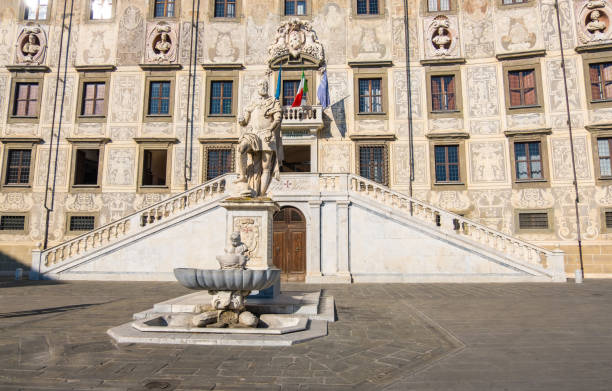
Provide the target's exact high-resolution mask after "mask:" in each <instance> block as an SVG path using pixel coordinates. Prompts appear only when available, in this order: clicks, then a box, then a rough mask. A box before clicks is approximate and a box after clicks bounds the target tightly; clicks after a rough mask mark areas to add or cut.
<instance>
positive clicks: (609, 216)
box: [604, 211, 612, 228]
mask: <svg viewBox="0 0 612 391" xmlns="http://www.w3.org/2000/svg"><path fill="white" fill-rule="evenodd" d="M604 216H605V221H606V228H612V211H606V212H605V215H604Z"/></svg>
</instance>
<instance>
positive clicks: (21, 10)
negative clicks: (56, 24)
mask: <svg viewBox="0 0 612 391" xmlns="http://www.w3.org/2000/svg"><path fill="white" fill-rule="evenodd" d="M19 3H20V5H19V18H18V20H20V21H23V22H40V21H48V20H51V19H50V15H51V12H53V0H48V4H47V17H46V18H45V19H38V18H37V19H26V18H25V11H26V5H25V2H24V1H23V0H22V1H19ZM37 12H38V11H37Z"/></svg>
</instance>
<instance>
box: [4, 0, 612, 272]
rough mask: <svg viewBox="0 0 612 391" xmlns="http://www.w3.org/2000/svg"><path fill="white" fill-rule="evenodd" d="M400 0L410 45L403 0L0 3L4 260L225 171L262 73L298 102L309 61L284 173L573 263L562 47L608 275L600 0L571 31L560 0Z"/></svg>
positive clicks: (611, 99)
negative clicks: (331, 183) (405, 206)
mask: <svg viewBox="0 0 612 391" xmlns="http://www.w3.org/2000/svg"><path fill="white" fill-rule="evenodd" d="M408 4H409V5H408V34H407V35H408V37H409V41H408V43H409V44H408V45H406V40H405V36H406V34H405V19H404V6H403V1H402V0H335V1H319V0H283V1H281V0H216V1H213V0H203V1H202V2H201V7H200V10H199V12H197V13H194V12H193V9H192V2H191V1H188V0H130V1H127V0H74V2H72V1H71V0H68V1H66V2H65V1H64V0H5V1H3V2H2V5H1V6H0V66H1V68H0V141H2V145H0V157H1V158H0V159H1V160H0V161H1V162H2V171H1V176H2V178H1V183H0V219H1V221H0V254H1V255H0V269H1V270H3V271H5V272H10V271H11V270H14V269H15V268H16V267H28V266H29V264H30V259H31V255H30V252H31V250H32V249H34V248H36V247H37V246H40V245H41V243H43V242H44V240H45V231H46V230H47V231H48V239H49V246H52V245H54V244H58V243H61V242H63V241H65V240H68V239H71V238H73V237H75V236H78V235H80V234H82V233H83V232H87V231H88V230H91V229H93V228H97V227H100V226H103V225H105V224H108V223H110V222H112V221H114V220H117V219H119V218H122V217H124V216H126V215H129V214H130V213H132V212H134V211H137V210H140V209H143V208H146V207H147V206H149V205H152V204H154V203H156V202H159V201H161V200H164V199H166V198H168V197H169V196H171V195H173V194H177V193H181V192H183V191H185V190H186V189H188V188H193V187H194V186H197V185H199V184H201V183H204V182H206V181H208V180H211V179H214V178H215V177H217V176H219V175H222V174H224V173H227V172H233V171H234V169H235V162H236V158H237V157H236V155H237V154H236V152H235V146H236V143H237V141H238V138H239V136H240V126H239V125H238V123H237V118H238V117H239V115H240V113H241V112H242V111H243V109H244V108H245V107H246V105H247V104H248V103H249V101H250V100H251V98H252V97H253V95H254V94H255V92H256V89H257V82H258V81H259V80H260V79H262V78H264V79H267V80H268V81H269V84H270V90H271V93H274V92H275V89H276V86H277V84H278V83H277V80H279V79H280V80H281V84H280V86H279V93H280V99H281V101H282V103H283V105H284V106H290V105H291V103H292V101H293V98H294V97H295V94H296V92H297V87H298V85H299V82H300V78H301V76H302V74H303V75H304V77H305V79H306V80H307V85H308V91H307V92H306V94H305V96H306V108H305V109H299V110H297V109H289V108H287V109H286V111H285V114H284V115H285V120H284V124H283V131H282V132H283V143H284V145H285V146H284V148H285V163H284V168H283V170H284V171H285V172H291V173H294V174H291V175H293V176H295V175H298V174H299V173H306V172H311V173H317V172H318V173H354V174H357V175H360V176H362V177H366V178H368V179H370V180H373V181H376V182H378V183H380V184H382V185H384V186H387V187H389V188H391V189H393V190H395V191H398V192H402V193H406V194H408V192H409V191H410V188H411V187H412V191H413V195H414V198H416V199H420V200H423V201H426V202H428V203H430V204H432V205H435V206H438V207H440V208H442V209H445V210H448V211H451V212H454V213H456V214H459V215H462V216H465V217H467V218H470V219H472V220H475V221H477V222H479V223H481V224H483V225H486V226H489V227H491V228H493V229H495V230H498V231H501V232H503V233H505V234H508V235H511V236H515V237H519V238H522V239H524V240H527V241H529V242H532V243H536V244H538V245H540V246H543V247H546V248H550V249H553V248H557V247H560V248H561V249H563V250H565V251H566V253H567V256H566V272H567V273H572V274H573V271H574V269H575V268H576V267H577V255H576V254H577V247H576V224H575V222H576V215H575V209H574V199H575V195H574V188H573V172H572V160H571V148H570V139H569V129H568V123H567V113H566V101H565V87H564V79H563V73H562V68H561V51H560V46H559V45H560V42H562V45H563V48H564V50H565V65H566V71H567V82H568V84H567V92H568V96H569V106H570V111H571V121H572V122H571V124H572V128H573V132H574V139H573V147H574V150H575V164H576V171H577V177H578V187H579V189H580V203H579V212H580V218H581V232H582V237H583V240H584V253H585V256H584V259H585V265H584V266H585V272H586V273H587V275H598V276H606V275H608V276H612V242H611V241H610V239H611V238H612V231H611V230H612V169H611V158H610V149H611V148H612V30H611V27H610V18H612V4H611V3H610V2H609V1H607V0H597V1H583V0H571V1H570V0H560V1H559V12H560V18H561V26H562V34H561V40H560V39H559V32H558V29H557V16H556V10H555V2H554V1H552V0H537V1H536V0H524V1H518V0H464V1H458V0H419V1H416V0H409V1H408ZM64 7H66V8H67V10H68V11H67V15H68V16H67V17H66V19H65V20H64V25H65V28H64V30H63V32H62V28H61V26H62V19H63V16H64ZM71 8H72V10H73V11H72V13H71V14H70V9H71ZM70 15H71V16H72V17H71V18H70ZM194 19H196V20H197V21H198V22H197V26H196V25H193V24H192V20H194ZM62 39H63V41H62ZM407 58H408V63H407ZM59 61H61V66H60V68H59V73H58V64H60V63H59ZM64 64H66V66H67V68H66V73H65V76H64ZM407 65H408V66H407ZM281 67H282V71H281V70H280V69H281ZM279 72H281V76H280V77H279ZM324 72H325V75H326V77H327V82H328V86H329V88H328V90H329V97H330V106H329V107H328V108H322V107H321V106H320V105H319V99H318V98H317V90H318V87H319V86H320V84H321V81H322V78H323V73H324ZM58 75H59V81H58ZM407 77H409V78H410V82H409V87H410V88H408V83H407ZM192 91H193V92H194V93H190V92H192ZM60 112H61V114H60ZM411 134H412V136H413V143H412V146H411V142H410V135H411ZM52 136H53V137H52ZM411 151H412V153H411ZM411 158H412V159H413V160H414V170H413V171H412V172H411ZM286 182H287V183H286V185H287V186H289V183H288V181H286ZM283 183H284V182H283V179H282V178H281V182H280V183H278V182H277V183H276V184H274V185H273V187H274V186H276V187H282V186H283ZM47 210H49V213H48V216H49V219H48V221H47ZM297 220H300V217H299V216H298V217H295V216H293V217H292V215H291V214H290V213H285V214H283V215H279V217H278V224H279V226H281V225H282V226H283V227H286V229H290V228H291V227H292V223H295V222H296V221H297ZM298 225H299V224H298ZM298 225H296V226H295V227H297V226H298ZM46 227H48V229H47V228H46ZM295 227H294V228H295ZM296 229H298V228H296ZM298 230H299V229H298ZM20 265H23V266H20Z"/></svg>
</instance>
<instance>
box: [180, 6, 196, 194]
mask: <svg viewBox="0 0 612 391" xmlns="http://www.w3.org/2000/svg"><path fill="white" fill-rule="evenodd" d="M194 28H195V55H194V45H193V35H194ZM199 28H200V0H198V5H197V11H196V2H195V0H192V2H191V38H190V41H189V79H188V80H187V114H186V119H185V166H184V170H183V173H184V179H185V191H187V190H188V189H189V181H190V180H191V175H192V167H191V165H192V163H193V112H194V108H195V89H196V71H197V69H196V64H195V63H196V62H197V58H198V35H199V34H198V32H199ZM192 83H193V86H192ZM192 90H193V99H192V96H191V94H192ZM190 107H191V115H190V114H189V109H190ZM190 123H191V124H190ZM190 146H191V148H189V147H190ZM187 156H189V159H188V158H187Z"/></svg>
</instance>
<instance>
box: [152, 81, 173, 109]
mask: <svg viewBox="0 0 612 391" xmlns="http://www.w3.org/2000/svg"><path fill="white" fill-rule="evenodd" d="M170 87H171V82H169V81H152V82H151V84H150V89H149V111H148V114H149V115H166V116H167V115H170Z"/></svg>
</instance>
